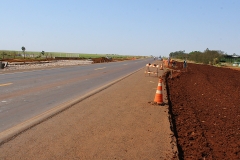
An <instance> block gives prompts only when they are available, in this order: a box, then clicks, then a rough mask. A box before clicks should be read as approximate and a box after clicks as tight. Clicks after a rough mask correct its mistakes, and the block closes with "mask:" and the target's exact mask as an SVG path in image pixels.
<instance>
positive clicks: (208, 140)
mask: <svg viewBox="0 0 240 160" xmlns="http://www.w3.org/2000/svg"><path fill="white" fill-rule="evenodd" d="M177 64H178V68H176V69H175V70H174V71H173V74H172V75H171V74H169V76H168V79H167V89H168V94H169V103H170V112H171V114H172V121H173V128H174V132H175V135H176V138H177V143H178V149H179V158H180V159H206V160H225V159H226V160H230V159H231V160H237V159H238V160H239V159H240V71H237V70H232V69H229V68H220V67H214V66H209V65H200V64H188V68H187V70H183V69H182V63H180V62H178V63H177ZM177 69H179V70H177Z"/></svg>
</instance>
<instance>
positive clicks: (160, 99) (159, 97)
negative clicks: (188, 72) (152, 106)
mask: <svg viewBox="0 0 240 160" xmlns="http://www.w3.org/2000/svg"><path fill="white" fill-rule="evenodd" d="M154 102H156V103H157V104H163V93H162V78H159V82H158V86H157V91H156V94H155V98H154Z"/></svg>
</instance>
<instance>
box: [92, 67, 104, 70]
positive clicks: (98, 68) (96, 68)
mask: <svg viewBox="0 0 240 160" xmlns="http://www.w3.org/2000/svg"><path fill="white" fill-rule="evenodd" d="M104 68H106V67H103V68H96V69H94V70H99V69H104Z"/></svg>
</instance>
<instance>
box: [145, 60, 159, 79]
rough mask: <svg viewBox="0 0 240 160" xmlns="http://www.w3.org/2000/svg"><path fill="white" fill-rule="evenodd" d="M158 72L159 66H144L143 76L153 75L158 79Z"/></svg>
mask: <svg viewBox="0 0 240 160" xmlns="http://www.w3.org/2000/svg"><path fill="white" fill-rule="evenodd" d="M158 70H159V65H157V64H150V63H148V64H146V70H145V75H146V74H148V76H150V75H151V74H153V75H156V76H157V77H158Z"/></svg>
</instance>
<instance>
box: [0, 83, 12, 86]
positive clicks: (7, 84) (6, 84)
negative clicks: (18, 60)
mask: <svg viewBox="0 0 240 160" xmlns="http://www.w3.org/2000/svg"><path fill="white" fill-rule="evenodd" d="M11 84H12V83H5V84H0V87H2V86H9V85H11Z"/></svg>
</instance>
